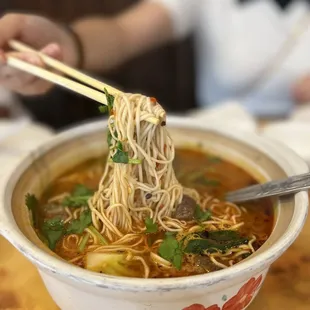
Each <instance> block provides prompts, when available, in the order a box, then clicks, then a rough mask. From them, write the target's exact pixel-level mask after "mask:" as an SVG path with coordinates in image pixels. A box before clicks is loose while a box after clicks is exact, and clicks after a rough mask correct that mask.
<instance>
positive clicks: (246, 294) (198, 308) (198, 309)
mask: <svg viewBox="0 0 310 310" xmlns="http://www.w3.org/2000/svg"><path fill="white" fill-rule="evenodd" d="M262 280H263V276H262V275H260V276H259V277H258V278H257V279H255V278H251V279H250V280H249V281H248V282H247V283H245V284H244V285H243V286H242V287H241V288H240V290H239V291H238V293H237V294H236V295H235V296H233V297H232V298H230V299H229V300H228V301H227V302H226V303H225V304H224V306H223V307H222V308H220V307H219V306H218V305H213V306H210V307H207V308H206V307H205V306H203V305H201V304H194V305H191V306H189V307H187V308H184V309H183V310H243V309H245V308H246V307H247V306H248V305H249V304H250V303H251V301H252V299H253V297H254V295H255V293H256V292H257V290H258V288H259V286H260V284H261V282H262Z"/></svg>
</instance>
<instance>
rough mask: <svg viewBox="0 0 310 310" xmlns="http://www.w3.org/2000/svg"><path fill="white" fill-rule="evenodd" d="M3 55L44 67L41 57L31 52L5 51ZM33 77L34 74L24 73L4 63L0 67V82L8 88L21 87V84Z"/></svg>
mask: <svg viewBox="0 0 310 310" xmlns="http://www.w3.org/2000/svg"><path fill="white" fill-rule="evenodd" d="M5 56H6V57H8V56H11V57H14V58H18V59H21V60H23V61H26V62H29V63H31V64H33V65H35V66H38V67H44V63H43V62H42V60H41V58H40V57H39V56H37V55H36V54H33V53H17V52H12V53H7V54H6V55H5ZM34 79H35V77H34V76H32V75H30V74H28V73H25V72H23V71H21V70H18V69H14V68H11V67H9V66H8V65H6V64H4V65H3V66H2V68H1V69H0V83H1V84H3V85H4V86H6V87H10V88H16V87H21V86H22V85H23V84H28V83H29V82H31V81H32V80H34Z"/></svg>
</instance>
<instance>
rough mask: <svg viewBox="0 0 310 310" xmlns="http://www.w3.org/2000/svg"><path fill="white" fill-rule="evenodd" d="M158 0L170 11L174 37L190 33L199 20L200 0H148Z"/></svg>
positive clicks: (181, 36) (154, 0)
mask: <svg viewBox="0 0 310 310" xmlns="http://www.w3.org/2000/svg"><path fill="white" fill-rule="evenodd" d="M147 1H151V2H157V3H160V4H162V5H163V6H164V7H165V8H167V10H168V12H169V13H170V16H171V19H172V24H173V31H174V37H175V38H177V39H180V38H183V37H185V36H186V35H188V34H189V33H190V32H191V31H192V30H193V28H194V27H195V23H196V21H197V18H196V17H197V16H196V14H197V11H198V9H199V2H200V1H199V0H147Z"/></svg>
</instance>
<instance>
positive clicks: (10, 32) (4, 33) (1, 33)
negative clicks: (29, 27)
mask: <svg viewBox="0 0 310 310" xmlns="http://www.w3.org/2000/svg"><path fill="white" fill-rule="evenodd" d="M24 23H25V15H21V14H7V15H4V16H3V17H2V18H0V47H2V48H4V47H6V45H7V42H8V41H9V40H11V39H13V38H16V37H18V36H19V35H20V34H21V32H22V29H23V27H24Z"/></svg>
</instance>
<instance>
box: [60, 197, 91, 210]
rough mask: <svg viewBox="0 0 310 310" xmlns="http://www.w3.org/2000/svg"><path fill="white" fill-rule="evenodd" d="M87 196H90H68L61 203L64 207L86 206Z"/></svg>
mask: <svg viewBox="0 0 310 310" xmlns="http://www.w3.org/2000/svg"><path fill="white" fill-rule="evenodd" d="M89 198H91V196H78V197H74V196H68V197H65V198H64V199H63V201H62V203H61V204H62V205H63V206H65V207H73V208H78V207H82V206H86V205H87V202H88V199H89Z"/></svg>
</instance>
